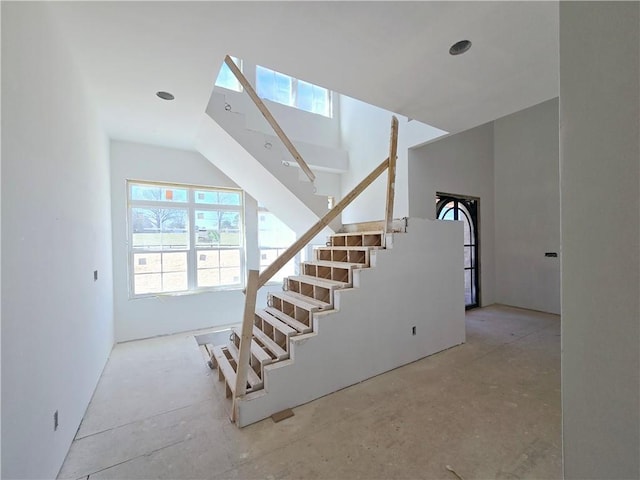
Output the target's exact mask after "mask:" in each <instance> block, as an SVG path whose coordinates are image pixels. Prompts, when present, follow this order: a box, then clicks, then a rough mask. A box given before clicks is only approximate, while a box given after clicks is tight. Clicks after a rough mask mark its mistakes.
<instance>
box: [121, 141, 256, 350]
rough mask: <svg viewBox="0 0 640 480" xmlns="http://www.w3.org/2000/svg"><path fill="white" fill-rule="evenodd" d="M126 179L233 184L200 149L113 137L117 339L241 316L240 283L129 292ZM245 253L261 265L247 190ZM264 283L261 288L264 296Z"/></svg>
mask: <svg viewBox="0 0 640 480" xmlns="http://www.w3.org/2000/svg"><path fill="white" fill-rule="evenodd" d="M127 180H146V181H158V182H172V183H186V184H191V185H205V186H212V187H233V188H237V186H236V184H235V183H233V181H232V180H231V179H229V177H227V176H226V175H225V174H224V173H222V172H221V171H220V170H218V169H217V168H216V167H215V166H214V165H212V164H211V163H210V162H209V161H207V159H205V158H204V157H202V155H200V154H199V153H196V152H189V151H185V150H176V149H170V148H164V147H155V146H150V145H142V144H136V143H129V142H119V141H112V142H111V214H112V224H113V275H114V308H115V333H116V341H118V342H122V341H126V340H132V339H138V338H148V337H153V336H156V335H166V334H169V333H175V332H183V331H187V330H196V329H201V328H208V327H212V326H223V325H230V324H236V323H239V322H241V321H242V312H243V310H244V294H243V293H242V291H241V289H235V290H221V291H215V292H203V293H197V294H183V295H171V294H166V295H158V296H152V297H144V298H135V299H130V298H129V283H128V282H129V280H128V278H129V277H128V258H129V256H128V255H129V254H128V247H127V221H126V219H127V191H126V181H127ZM244 215H245V221H246V224H247V227H246V228H247V232H246V239H247V245H246V259H247V266H248V267H249V268H256V269H257V268H259V258H258V253H257V252H258V244H257V242H258V239H257V235H258V234H257V221H258V214H257V203H256V201H255V200H254V199H252V198H251V197H249V196H248V195H245V212H244ZM267 290H268V288H265V289H262V290H261V291H260V297H259V298H260V299H261V300H262V301H265V300H264V299H265V295H266V291H267Z"/></svg>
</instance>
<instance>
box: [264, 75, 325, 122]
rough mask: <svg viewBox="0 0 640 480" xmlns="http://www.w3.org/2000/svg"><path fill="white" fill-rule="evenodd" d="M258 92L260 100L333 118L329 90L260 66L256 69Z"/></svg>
mask: <svg viewBox="0 0 640 480" xmlns="http://www.w3.org/2000/svg"><path fill="white" fill-rule="evenodd" d="M256 90H257V92H258V96H259V97H260V98H266V99H267V100H272V101H274V102H278V103H281V104H283V105H288V106H290V107H295V108H298V109H300V110H305V111H307V112H311V113H317V114H319V115H323V116H325V117H331V116H332V108H331V92H330V91H329V90H327V89H326V88H322V87H319V86H317V85H313V84H312V83H309V82H305V81H303V80H298V79H297V78H293V77H290V76H289V75H285V74H283V73H279V72H276V71H273V70H269V69H268V68H265V67H261V66H260V65H258V66H257V67H256Z"/></svg>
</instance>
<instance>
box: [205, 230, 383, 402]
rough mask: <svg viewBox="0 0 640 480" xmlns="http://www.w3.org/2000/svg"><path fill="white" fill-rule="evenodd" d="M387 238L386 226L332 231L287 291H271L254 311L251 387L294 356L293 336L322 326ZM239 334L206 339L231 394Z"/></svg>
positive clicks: (259, 384)
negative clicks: (220, 340)
mask: <svg viewBox="0 0 640 480" xmlns="http://www.w3.org/2000/svg"><path fill="white" fill-rule="evenodd" d="M384 244H385V234H384V233H383V232H382V231H377V232H355V233H339V234H335V235H332V236H331V237H330V240H329V242H327V246H326V247H319V248H316V249H315V250H314V256H315V259H314V260H313V261H310V262H303V263H302V264H301V266H300V270H301V273H302V274H301V275H296V276H290V277H287V278H285V279H284V282H283V289H282V292H271V293H270V294H269V297H268V301H267V303H268V306H267V307H265V308H263V309H260V310H256V312H255V317H254V325H253V335H252V339H251V357H250V362H249V365H250V367H251V368H250V369H249V375H248V379H247V393H251V392H256V391H259V390H262V389H264V386H265V383H264V379H265V367H266V366H267V365H273V364H275V363H277V362H282V361H283V360H288V359H289V358H290V357H291V354H290V352H291V339H292V338H293V337H296V336H299V335H305V334H310V333H313V332H315V331H316V330H317V329H316V328H314V316H315V315H316V314H317V313H319V312H324V313H328V312H332V311H334V310H336V308H335V292H336V291H337V290H343V289H347V288H353V287H354V272H355V271H357V270H361V269H366V268H370V267H371V266H372V263H371V259H372V256H371V252H372V251H373V250H379V249H382V248H384ZM240 337H241V334H240V329H239V328H233V329H232V330H231V337H230V340H229V343H228V344H227V345H217V346H213V345H205V347H206V348H207V350H208V351H209V352H210V363H209V366H210V367H211V368H217V369H218V378H219V380H220V381H224V382H225V386H226V388H225V390H226V392H227V397H230V396H231V395H232V394H233V393H234V388H235V385H236V372H237V365H238V354H239V347H240Z"/></svg>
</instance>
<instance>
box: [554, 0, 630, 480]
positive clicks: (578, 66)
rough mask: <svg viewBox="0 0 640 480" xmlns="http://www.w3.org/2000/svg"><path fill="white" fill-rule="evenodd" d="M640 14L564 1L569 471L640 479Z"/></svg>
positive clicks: (569, 474)
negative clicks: (639, 73) (639, 353)
mask: <svg viewBox="0 0 640 480" xmlns="http://www.w3.org/2000/svg"><path fill="white" fill-rule="evenodd" d="M639 27H640V13H639V4H638V2H615V3H614V2H575V3H574V2H560V122H561V127H560V166H561V171H560V177H561V182H562V183H561V189H560V192H561V212H562V213H561V220H562V223H561V225H562V423H563V452H564V476H565V478H568V479H570V478H581V479H582V478H608V479H622V478H639V477H640V465H639V461H640V460H639V459H640V456H639V455H638V452H639V451H640V420H639V418H638V417H639V414H640V409H639V407H638V405H640V398H639V392H640V385H639V375H638V372H639V371H640V359H639V355H638V349H639V347H640V342H639V338H640V329H639V319H640V306H639V304H638V298H639V295H638V293H639V292H640V272H639V266H640V257H639V253H640V204H639V203H640V187H639V180H640V165H639V159H640V146H639V145H638V142H639V138H640V135H639V133H640V132H639V130H640V125H639V118H640V98H639V86H640V79H639V76H638V69H639V65H638V62H639V60H638V59H639V58H640V38H639V35H638V31H639Z"/></svg>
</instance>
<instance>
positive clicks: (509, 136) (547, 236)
mask: <svg viewBox="0 0 640 480" xmlns="http://www.w3.org/2000/svg"><path fill="white" fill-rule="evenodd" d="M493 133H494V147H493V148H494V171H495V237H494V238H495V262H496V263H495V268H496V298H495V299H496V302H498V303H502V304H505V305H515V306H518V307H523V308H530V309H533V310H540V311H544V312H551V313H558V314H559V313H560V257H559V255H560V179H559V165H558V155H559V151H558V148H559V147H558V100H557V99H554V100H550V101H547V102H544V103H541V104H540V105H536V106H534V107H531V108H528V109H526V110H522V111H520V112H517V113H514V114H513V115H508V116H506V117H503V118H500V119H498V120H496V121H495V122H494V126H493ZM545 252H556V253H558V258H549V257H545V256H544V255H545Z"/></svg>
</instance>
